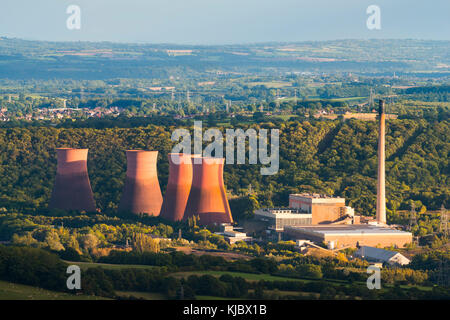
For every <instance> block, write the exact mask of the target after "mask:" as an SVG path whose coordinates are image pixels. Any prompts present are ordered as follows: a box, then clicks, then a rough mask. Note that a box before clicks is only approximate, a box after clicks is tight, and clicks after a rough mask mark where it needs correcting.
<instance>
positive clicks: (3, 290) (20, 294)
mask: <svg viewBox="0 0 450 320" xmlns="http://www.w3.org/2000/svg"><path fill="white" fill-rule="evenodd" d="M0 300H106V298H102V297H96V296H85V295H73V294H69V293H63V292H56V291H50V290H45V289H41V288H37V287H31V286H26V285H22V284H17V283H12V282H6V281H0Z"/></svg>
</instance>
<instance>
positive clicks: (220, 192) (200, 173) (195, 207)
mask: <svg viewBox="0 0 450 320" xmlns="http://www.w3.org/2000/svg"><path fill="white" fill-rule="evenodd" d="M194 160H197V161H198V162H200V163H196V161H194ZM192 161H193V165H192V166H193V174H194V177H193V180H192V187H191V192H190V193H189V199H188V203H187V205H186V212H185V215H184V220H186V219H188V218H189V217H192V216H199V217H200V221H199V224H201V225H211V224H214V223H217V224H219V223H232V222H233V218H232V216H231V210H230V206H229V205H228V200H227V197H226V192H225V186H224V183H223V165H224V159H223V158H206V157H204V158H199V159H195V158H193V159H192Z"/></svg>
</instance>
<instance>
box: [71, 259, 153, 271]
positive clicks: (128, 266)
mask: <svg viewBox="0 0 450 320" xmlns="http://www.w3.org/2000/svg"><path fill="white" fill-rule="evenodd" d="M64 262H66V263H68V264H73V265H77V266H79V267H80V268H81V270H86V269H89V268H97V267H102V268H103V269H110V270H115V269H148V270H152V269H155V268H158V267H155V266H146V265H138V264H109V263H95V262H72V261H64Z"/></svg>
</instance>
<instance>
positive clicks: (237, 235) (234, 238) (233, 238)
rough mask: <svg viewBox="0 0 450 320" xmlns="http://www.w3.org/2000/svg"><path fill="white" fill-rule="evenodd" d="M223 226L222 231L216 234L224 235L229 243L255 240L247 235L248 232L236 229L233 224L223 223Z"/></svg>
mask: <svg viewBox="0 0 450 320" xmlns="http://www.w3.org/2000/svg"><path fill="white" fill-rule="evenodd" d="M221 227H222V228H221V231H220V232H216V234H218V235H222V236H223V237H224V238H225V240H226V241H227V242H228V243H229V244H234V243H236V242H238V241H245V242H250V241H252V240H253V238H252V237H249V236H247V234H246V233H244V232H240V231H236V230H235V229H234V227H233V226H232V225H230V224H227V223H223V224H222V225H221Z"/></svg>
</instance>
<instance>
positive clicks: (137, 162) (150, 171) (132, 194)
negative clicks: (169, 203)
mask: <svg viewBox="0 0 450 320" xmlns="http://www.w3.org/2000/svg"><path fill="white" fill-rule="evenodd" d="M157 157H158V151H144V150H127V175H126V180H125V187H124V189H123V193H122V198H121V199H120V204H119V211H129V212H132V213H136V214H138V213H145V214H147V215H151V216H158V215H159V212H160V210H161V205H162V201H163V198H162V194H161V188H160V186H159V181H158V173H157V171H156V161H157Z"/></svg>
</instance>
